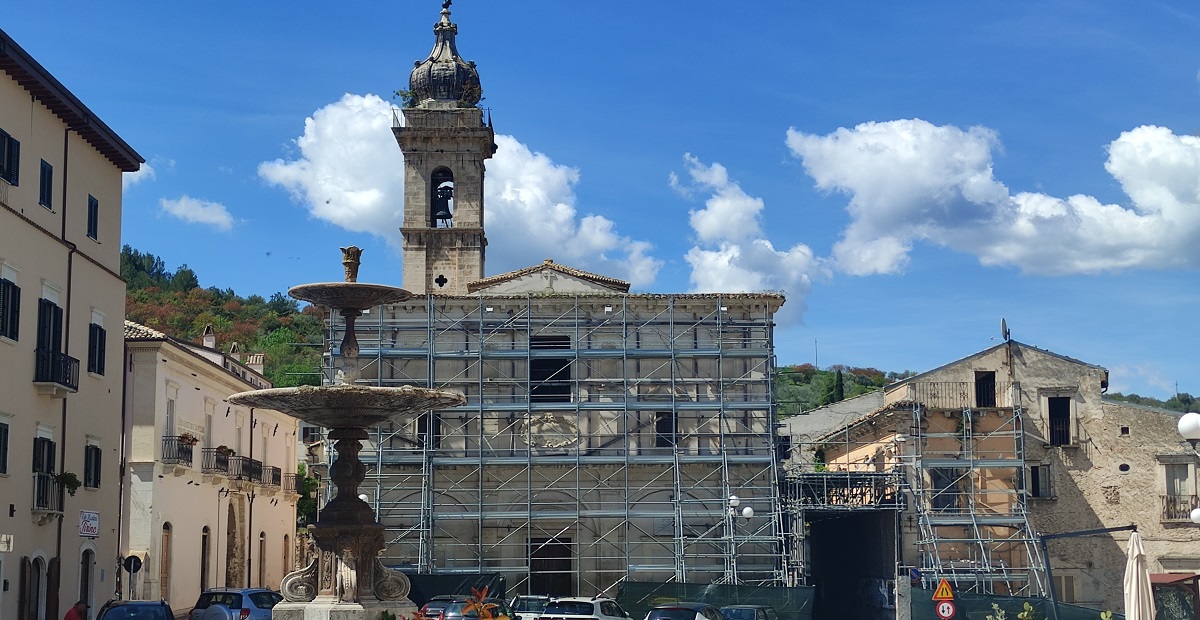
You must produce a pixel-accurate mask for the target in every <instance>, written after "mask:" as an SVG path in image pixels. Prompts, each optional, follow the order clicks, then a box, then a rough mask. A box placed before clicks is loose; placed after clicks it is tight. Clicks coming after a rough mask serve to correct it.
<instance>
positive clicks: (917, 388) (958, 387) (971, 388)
mask: <svg viewBox="0 0 1200 620" xmlns="http://www.w3.org/2000/svg"><path fill="white" fill-rule="evenodd" d="M901 389H902V390H903V392H901V394H903V396H901V397H900V400H909V401H915V402H918V403H921V404H923V405H925V408H926V409H967V408H971V409H980V408H1012V406H1013V400H1014V398H1013V396H1014V395H1015V394H1017V393H1019V392H1020V389H1021V388H1020V384H1018V383H1007V382H1000V381H997V382H994V383H993V382H988V381H979V382H975V381H918V382H914V383H909V384H907V385H905V386H904V387H903V388H901Z"/></svg>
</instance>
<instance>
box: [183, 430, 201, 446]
mask: <svg viewBox="0 0 1200 620" xmlns="http://www.w3.org/2000/svg"><path fill="white" fill-rule="evenodd" d="M199 442H200V440H199V439H198V438H197V437H196V436H195V435H193V434H191V433H189V432H187V431H184V432H183V433H181V434H180V435H179V445H181V446H188V447H189V448H190V447H191V446H194V445H196V444H197V443H199Z"/></svg>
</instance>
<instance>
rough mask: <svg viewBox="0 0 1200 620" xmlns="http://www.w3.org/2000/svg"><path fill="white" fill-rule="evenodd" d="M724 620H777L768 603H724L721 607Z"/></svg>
mask: <svg viewBox="0 0 1200 620" xmlns="http://www.w3.org/2000/svg"><path fill="white" fill-rule="evenodd" d="M721 615H723V616H725V620H779V614H778V613H776V612H775V608H774V607H771V606H770V605H726V606H724V607H722V608H721Z"/></svg>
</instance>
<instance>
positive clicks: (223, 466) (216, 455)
mask: <svg viewBox="0 0 1200 620" xmlns="http://www.w3.org/2000/svg"><path fill="white" fill-rule="evenodd" d="M200 452H201V454H202V455H203V460H202V461H201V462H200V471H202V472H204V473H206V474H222V475H228V474H229V459H230V456H229V455H228V454H226V453H225V452H224V451H223V450H221V449H220V448H203V449H202V450H201V451H200Z"/></svg>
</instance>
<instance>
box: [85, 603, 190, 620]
mask: <svg viewBox="0 0 1200 620" xmlns="http://www.w3.org/2000/svg"><path fill="white" fill-rule="evenodd" d="M97 620H174V619H173V618H171V616H170V614H168V613H167V608H166V606H165V605H159V604H155V605H118V606H116V607H109V608H108V609H106V610H104V613H103V614H101V615H100V617H99V618H98V619H97Z"/></svg>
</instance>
